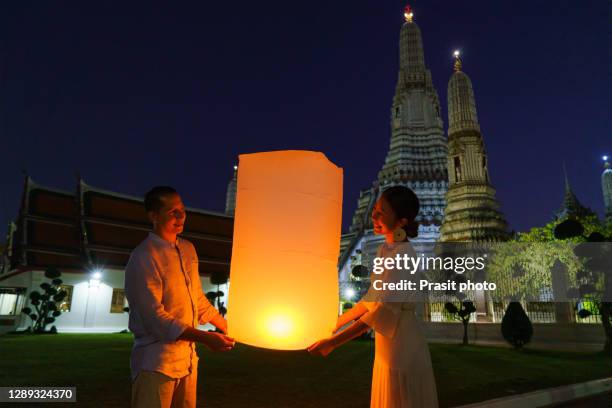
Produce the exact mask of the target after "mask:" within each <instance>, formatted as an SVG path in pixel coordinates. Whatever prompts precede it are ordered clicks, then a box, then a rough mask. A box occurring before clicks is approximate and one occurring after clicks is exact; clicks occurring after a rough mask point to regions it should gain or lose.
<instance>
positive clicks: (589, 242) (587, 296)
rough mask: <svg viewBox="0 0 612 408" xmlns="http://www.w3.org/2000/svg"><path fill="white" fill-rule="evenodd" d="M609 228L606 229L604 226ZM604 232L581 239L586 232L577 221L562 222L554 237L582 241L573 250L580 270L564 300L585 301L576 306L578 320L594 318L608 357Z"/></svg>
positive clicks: (611, 270)
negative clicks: (598, 322) (604, 337)
mask: <svg viewBox="0 0 612 408" xmlns="http://www.w3.org/2000/svg"><path fill="white" fill-rule="evenodd" d="M608 228H609V226H608ZM608 228H605V229H603V232H604V233H607V234H608V235H607V236H606V235H604V234H603V233H602V232H599V231H593V232H591V233H590V234H589V235H588V236H585V235H584V233H585V230H587V229H586V228H585V227H584V226H583V225H582V223H581V222H579V221H577V220H571V219H570V220H566V221H564V222H562V223H561V224H559V225H558V226H557V227H556V228H555V230H554V235H555V237H556V238H557V239H568V238H578V239H580V240H581V241H583V242H582V243H581V244H578V245H576V247H574V253H575V255H576V256H577V257H579V258H581V259H586V261H585V262H584V268H583V269H582V270H581V271H580V273H579V274H578V275H577V283H576V285H575V286H574V287H573V288H570V290H569V291H568V292H569V293H568V296H569V297H571V298H578V299H580V300H585V301H584V302H577V303H576V308H577V309H579V310H578V316H579V317H580V318H583V319H584V318H587V317H589V316H591V315H595V314H598V315H599V316H600V317H601V324H602V326H603V329H604V334H605V336H606V340H605V344H604V352H605V353H608V354H612V264H611V263H610V256H611V255H612V245H610V244H609V243H610V242H612V234H610V233H609V230H608Z"/></svg>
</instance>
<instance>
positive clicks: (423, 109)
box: [339, 7, 448, 282]
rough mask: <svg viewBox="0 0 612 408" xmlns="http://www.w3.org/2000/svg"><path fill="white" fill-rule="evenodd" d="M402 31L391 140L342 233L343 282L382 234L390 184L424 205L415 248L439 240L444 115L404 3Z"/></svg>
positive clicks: (366, 260) (445, 178) (443, 179)
mask: <svg viewBox="0 0 612 408" xmlns="http://www.w3.org/2000/svg"><path fill="white" fill-rule="evenodd" d="M404 17H405V20H406V21H405V22H404V24H403V25H402V28H401V30H400V44H399V72H398V79H397V85H396V89H395V96H394V97H393V101H392V104H391V140H390V144H389V151H388V153H387V156H386V159H385V163H384V165H383V166H382V169H381V170H380V171H379V173H378V177H377V179H376V180H375V181H374V182H373V183H372V185H371V186H370V187H368V188H366V189H364V190H362V191H361V192H360V194H359V199H358V201H357V209H356V211H355V214H354V215H353V218H352V222H351V226H350V229H349V232H348V233H346V234H344V235H343V236H342V242H341V257H340V262H339V271H340V281H341V282H343V281H347V280H348V279H349V274H350V271H351V269H352V267H354V266H356V265H361V264H363V265H367V264H369V263H370V261H371V259H372V258H373V257H374V255H375V253H376V249H377V247H378V245H379V244H380V243H381V242H382V240H383V237H379V236H375V235H374V234H373V231H372V221H371V218H370V215H371V212H372V207H373V205H374V203H375V202H376V200H377V198H378V197H379V195H380V193H381V192H382V191H384V190H385V189H386V188H388V187H391V186H395V185H403V186H406V187H409V188H411V189H412V190H413V191H414V192H415V193H416V194H417V196H418V197H419V201H420V204H421V208H420V212H419V215H418V216H417V221H418V222H419V224H420V226H419V235H418V237H417V238H416V239H415V240H413V241H412V242H413V244H414V246H415V249H416V250H417V251H419V250H423V248H422V247H421V246H424V245H425V244H426V243H432V242H436V241H437V240H438V238H439V234H440V225H441V224H442V220H443V218H444V208H445V206H446V201H445V195H446V192H447V189H448V173H447V141H446V137H445V135H444V123H443V121H442V117H441V115H440V101H439V97H438V93H437V91H436V89H435V88H434V86H433V83H432V79H431V72H430V71H429V69H427V66H426V64H425V56H424V51H423V40H422V37H421V30H420V29H419V26H418V25H417V24H416V23H415V22H414V21H413V14H412V10H410V8H409V7H407V8H406V11H405V14H404Z"/></svg>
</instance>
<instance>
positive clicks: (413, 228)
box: [308, 186, 438, 408]
mask: <svg viewBox="0 0 612 408" xmlns="http://www.w3.org/2000/svg"><path fill="white" fill-rule="evenodd" d="M418 212H419V199H418V198H417V196H416V194H415V193H414V192H413V191H412V190H410V189H409V188H406V187H403V186H395V187H391V188H389V189H387V190H385V191H384V192H383V193H382V195H381V197H380V199H379V200H378V201H377V202H376V204H375V206H374V209H373V211H372V222H373V225H374V233H375V234H379V235H384V236H385V242H384V243H383V244H382V245H381V246H380V247H379V249H378V252H377V254H376V256H377V257H384V258H387V257H389V258H395V257H396V255H398V254H399V255H400V256H401V257H403V256H404V254H407V255H408V256H409V257H416V256H417V255H416V253H415V251H414V249H413V248H412V244H410V242H409V241H408V240H407V237H411V238H414V237H416V236H417V235H418V223H417V222H416V221H415V218H416V216H417V214H418ZM383 264H384V263H383ZM411 276H412V277H414V276H415V275H410V272H408V271H406V270H397V269H395V268H392V269H385V271H384V272H383V273H382V274H380V275H378V276H374V275H373V276H372V277H373V279H380V280H382V281H383V282H394V281H399V280H400V279H410V277H411ZM401 296H402V297H401V298H398V295H397V294H390V293H388V291H387V292H383V293H381V292H380V291H375V290H374V289H373V288H372V287H370V290H369V291H368V293H367V294H366V295H365V296H364V298H363V299H362V300H361V301H359V302H358V303H357V304H356V305H355V306H354V307H353V308H351V309H349V310H348V311H347V312H346V313H344V314H343V315H341V316H340V317H339V318H338V323H337V325H336V329H335V330H334V333H335V334H334V335H333V336H332V337H329V338H327V339H323V340H320V341H318V342H316V343H315V344H313V345H312V346H310V347H309V348H308V351H309V352H310V353H311V354H315V355H321V356H327V355H328V354H329V353H331V352H332V351H333V350H334V349H335V348H336V347H339V346H340V345H342V344H344V343H346V342H348V341H349V340H351V339H353V338H355V337H357V336H359V335H361V334H363V333H364V332H366V331H367V330H368V329H370V328H372V329H374V331H375V332H376V337H375V341H376V343H375V344H376V346H375V350H376V352H375V358H374V368H373V373H372V394H371V400H370V407H372V408H382V407H384V408H390V407H393V408H395V407H397V408H407V407H410V408H421V407H422V408H436V407H437V406H438V396H437V392H436V383H435V379H434V374H433V369H432V366H431V359H430V356H429V349H428V347H427V343H426V341H425V338H424V336H423V334H422V332H421V327H420V325H419V322H418V320H417V317H416V315H415V313H414V312H415V302H416V301H417V299H416V297H415V293H414V292H412V293H410V291H403V292H402V295H401ZM351 322H352V323H351ZM348 323H351V325H350V326H349V327H348V328H346V329H345V330H342V331H340V329H341V328H342V327H344V326H345V325H347V324H348Z"/></svg>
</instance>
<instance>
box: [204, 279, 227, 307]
mask: <svg viewBox="0 0 612 408" xmlns="http://www.w3.org/2000/svg"><path fill="white" fill-rule="evenodd" d="M228 280H229V275H228V274H227V272H221V271H216V272H213V273H212V274H211V275H210V283H211V284H213V285H217V291H216V292H208V293H207V294H206V297H207V298H208V300H209V301H210V302H211V303H212V304H213V305H214V304H215V300H216V303H217V310H218V311H219V313H220V314H221V316H225V314H226V313H227V308H226V307H225V304H224V302H222V301H221V298H222V297H223V296H224V295H225V293H223V292H222V291H221V290H219V286H221V285H225V284H226V283H227V281H228Z"/></svg>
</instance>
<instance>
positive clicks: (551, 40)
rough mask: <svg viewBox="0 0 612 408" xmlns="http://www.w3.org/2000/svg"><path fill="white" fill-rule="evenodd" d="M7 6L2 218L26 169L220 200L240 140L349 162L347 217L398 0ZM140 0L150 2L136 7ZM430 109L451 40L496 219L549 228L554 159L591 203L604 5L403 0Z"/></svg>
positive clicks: (384, 108) (559, 187)
mask: <svg viewBox="0 0 612 408" xmlns="http://www.w3.org/2000/svg"><path fill="white" fill-rule="evenodd" d="M87 3H88V4H81V3H77V2H70V3H67V2H66V3H65V2H32V3H29V2H11V3H5V4H3V5H2V10H1V11H0V101H1V102H0V103H1V106H0V108H1V109H0V137H1V138H2V139H1V140H2V159H1V160H0V178H1V180H2V191H1V195H0V211H1V213H0V214H1V216H0V222H1V223H2V225H1V227H0V228H1V229H0V232H1V233H2V234H4V233H5V231H6V223H7V222H8V221H10V220H13V219H15V217H16V216H17V212H18V206H19V200H20V194H21V191H22V183H23V176H22V169H26V170H27V172H28V173H29V174H30V175H31V176H32V178H33V179H34V181H36V182H38V183H41V184H44V185H48V186H52V187H55V188H60V189H67V190H71V191H74V189H75V173H76V172H77V171H78V172H80V174H81V175H82V177H83V178H84V180H85V181H86V182H87V183H88V184H90V185H92V186H95V187H99V188H103V189H107V190H112V191H117V192H120V193H124V194H129V195H135V196H143V195H144V193H145V192H146V191H147V190H148V189H149V188H150V187H151V186H153V185H156V184H169V185H173V186H175V187H176V188H177V189H178V190H179V192H180V193H181V194H182V195H183V198H184V200H185V202H186V204H187V205H189V206H192V207H198V208H203V209H208V210H214V211H223V209H224V205H225V191H226V187H227V182H228V180H229V179H230V177H231V175H232V172H233V170H232V166H233V165H234V164H235V163H236V160H237V156H238V154H241V153H250V152H257V151H267V150H279V149H308V150H318V151H321V152H324V153H325V154H326V155H327V157H328V158H329V159H330V160H332V161H333V162H334V163H336V164H337V165H339V166H341V167H343V168H344V183H345V184H344V185H345V188H344V216H343V219H344V229H346V228H347V227H348V225H349V224H350V218H351V217H352V214H353V212H354V209H355V206H356V201H357V197H358V194H359V190H361V189H363V188H366V187H369V186H370V185H371V183H372V181H373V180H374V179H375V178H376V176H377V172H378V171H379V170H380V168H381V167H382V165H383V162H384V157H385V155H386V153H387V150H388V147H389V139H390V134H391V133H390V123H389V122H390V107H391V100H392V97H393V94H394V90H395V82H396V79H397V69H398V43H399V31H400V27H401V25H402V23H403V15H402V13H403V7H404V5H405V3H404V2H403V1H398V0H385V1H380V0H368V1H365V0H351V1H318V2H317V1H308V2H288V1H263V2H252V1H251V2H224V1H217V2H212V1H206V2H199V3H197V4H195V3H194V4H191V5H185V4H183V3H182V4H181V5H178V4H173V3H169V2H160V3H156V4H154V3H150V2H147V3H144V2H143V3H139V4H138V5H135V4H131V2H117V3H111V2H95V3H94V2H87ZM145 4H148V5H149V6H145ZM411 5H412V7H413V9H414V13H415V17H414V19H415V22H416V23H417V24H418V25H419V26H420V28H421V32H422V34H423V41H424V47H425V62H426V64H427V66H428V68H429V69H430V70H431V72H432V76H433V82H434V85H435V87H436V89H437V90H438V93H439V96H440V100H441V101H442V106H443V110H444V114H443V118H444V122H445V127H447V126H448V119H447V115H446V105H447V102H446V88H447V83H448V79H449V77H450V75H451V74H452V63H453V60H452V51H453V49H455V48H459V49H461V51H462V53H463V63H464V64H463V67H464V71H465V72H466V73H467V74H468V75H469V76H470V77H471V79H472V82H473V84H474V89H475V94H476V104H477V108H478V116H479V119H480V123H481V128H482V131H483V136H484V140H485V145H486V148H487V151H488V156H489V171H490V175H491V181H492V183H493V185H494V187H495V188H496V189H497V197H498V199H499V200H500V201H501V203H502V210H503V211H504V213H505V214H506V216H507V218H508V221H509V223H510V227H511V228H512V229H515V230H517V231H524V230H527V229H529V228H530V227H532V226H539V225H543V224H545V223H546V222H547V221H549V220H550V217H551V216H552V213H553V211H555V210H556V209H557V208H558V207H559V205H560V204H561V201H562V197H563V186H564V184H563V172H562V165H563V162H565V164H566V167H567V171H568V175H569V179H570V182H571V184H572V186H573V188H574V191H575V192H576V194H577V196H578V198H579V199H580V200H581V201H582V203H583V204H585V205H586V206H589V207H591V208H592V209H594V210H596V211H597V212H598V213H599V214H600V215H602V214H603V198H602V192H601V181H600V175H601V172H602V170H603V167H602V162H601V156H602V155H603V154H606V153H607V154H609V155H612V137H611V135H612V124H611V114H610V112H612V92H611V90H612V89H611V84H612V78H611V72H612V69H611V68H612V53H611V51H612V49H611V47H610V44H612V35H611V33H612V30H610V21H611V16H612V13H611V7H610V3H609V2H608V1H604V0H601V1H588V2H587V1H572V2H570V1H548V2H541V1H538V2H534V1H503V2H502V1H490V0H489V1H469V2H464V1H461V2H460V1H447V0H436V1H432V0H429V1H423V0H421V1H413V2H412V3H411Z"/></svg>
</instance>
